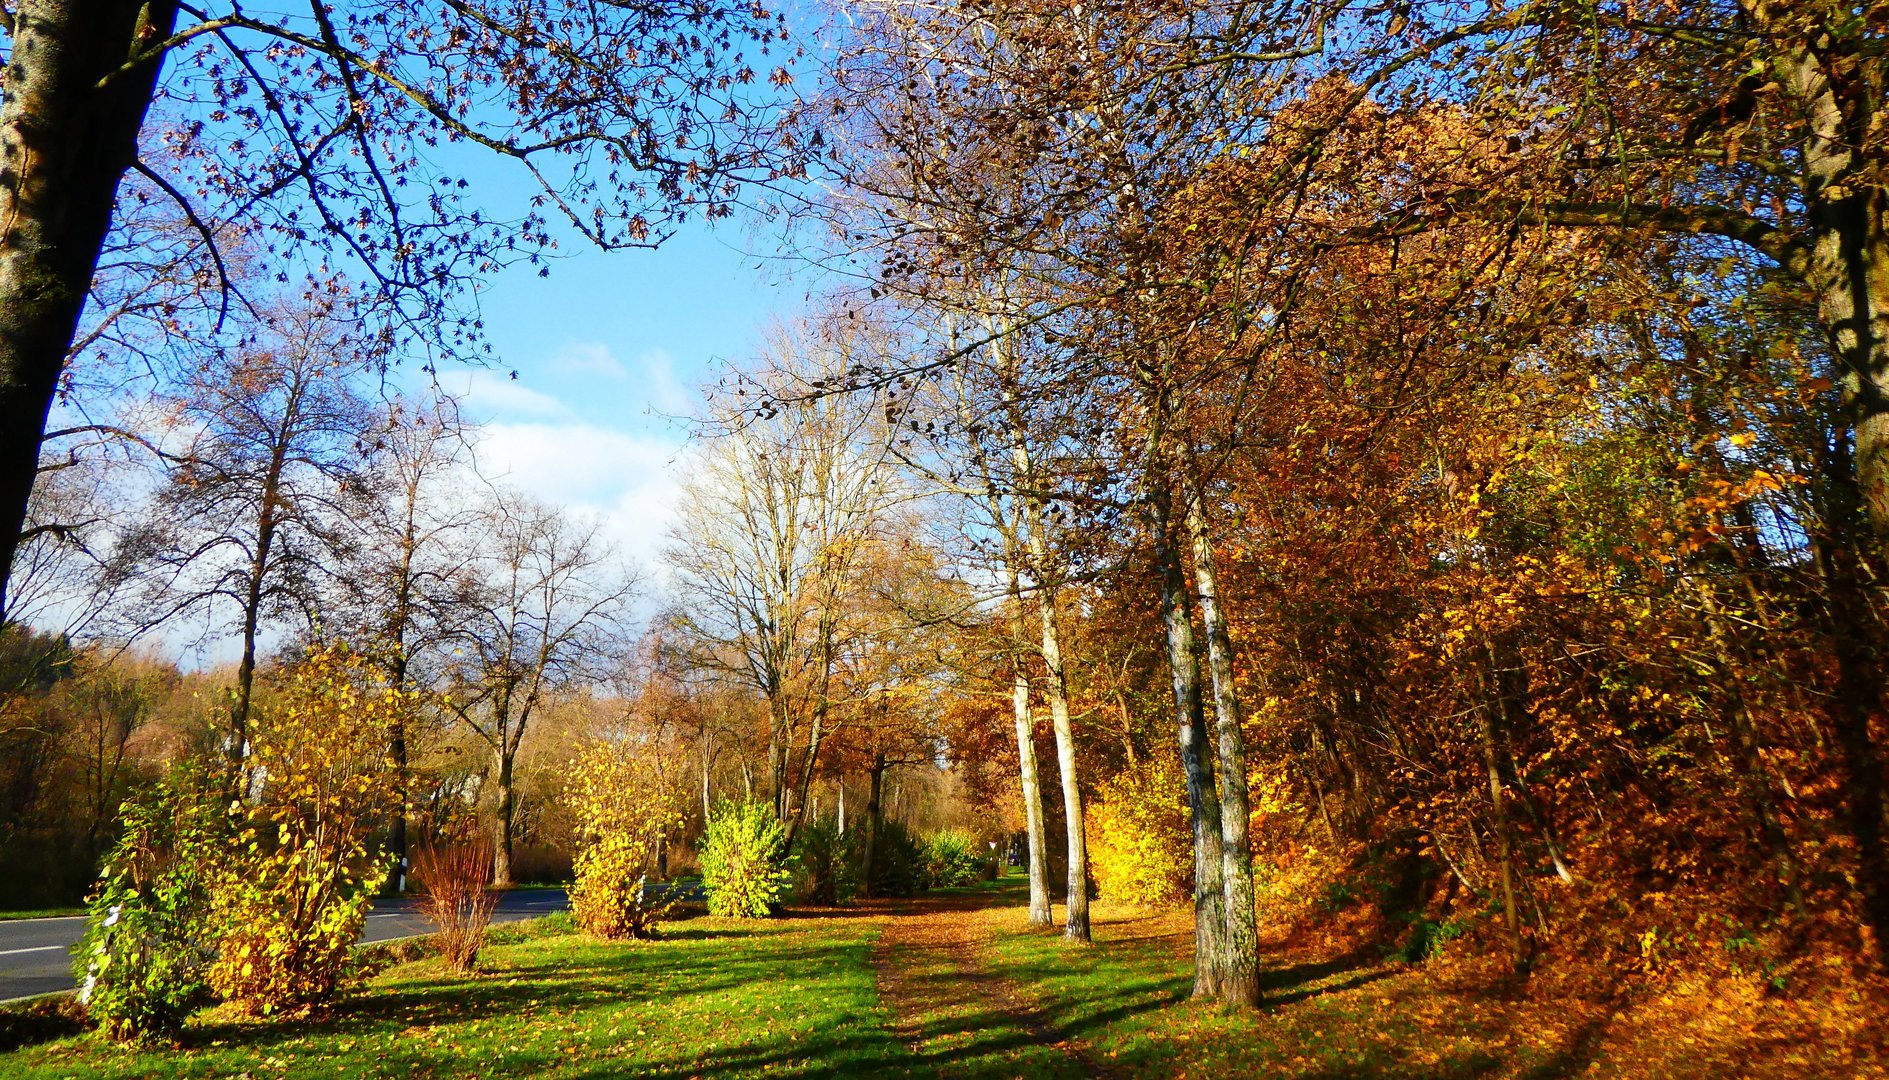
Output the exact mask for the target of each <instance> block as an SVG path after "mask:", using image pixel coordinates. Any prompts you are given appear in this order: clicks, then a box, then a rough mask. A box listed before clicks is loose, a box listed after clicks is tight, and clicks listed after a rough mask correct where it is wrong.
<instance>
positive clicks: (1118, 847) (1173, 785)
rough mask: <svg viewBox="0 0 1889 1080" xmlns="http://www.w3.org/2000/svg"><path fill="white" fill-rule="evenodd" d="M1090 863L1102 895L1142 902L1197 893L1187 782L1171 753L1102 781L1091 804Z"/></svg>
mask: <svg viewBox="0 0 1889 1080" xmlns="http://www.w3.org/2000/svg"><path fill="white" fill-rule="evenodd" d="M1088 837H1089V868H1090V870H1091V871H1092V872H1093V873H1094V874H1095V885H1096V889H1097V890H1098V891H1099V892H1100V893H1101V894H1102V897H1103V899H1106V900H1112V901H1115V902H1117V903H1122V904H1137V905H1141V906H1144V907H1156V906H1160V905H1167V904H1174V903H1178V902H1180V901H1181V900H1184V899H1185V898H1186V897H1187V896H1188V895H1190V894H1191V893H1192V892H1193V886H1194V858H1193V829H1192V827H1191V825H1190V824H1189V821H1188V811H1187V784H1186V780H1185V779H1184V778H1183V777H1182V776H1181V770H1180V766H1179V764H1178V763H1177V762H1175V761H1174V759H1173V757H1172V756H1171V755H1168V754H1159V755H1156V756H1154V757H1151V758H1149V759H1147V760H1145V761H1143V762H1141V763H1140V764H1138V765H1136V766H1132V767H1130V768H1126V769H1123V770H1122V771H1121V772H1119V773H1116V774H1115V775H1114V776H1112V777H1109V778H1108V779H1107V780H1105V781H1103V783H1102V785H1101V787H1100V790H1099V791H1098V792H1097V798H1096V800H1095V801H1094V802H1092V803H1090V804H1089V832H1088Z"/></svg>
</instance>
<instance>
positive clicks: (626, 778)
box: [564, 739, 680, 938]
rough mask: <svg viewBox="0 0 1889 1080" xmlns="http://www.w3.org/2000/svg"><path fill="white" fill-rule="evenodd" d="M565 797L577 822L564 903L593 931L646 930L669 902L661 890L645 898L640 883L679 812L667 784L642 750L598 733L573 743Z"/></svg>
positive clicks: (642, 933) (644, 933) (609, 934)
mask: <svg viewBox="0 0 1889 1080" xmlns="http://www.w3.org/2000/svg"><path fill="white" fill-rule="evenodd" d="M564 797H565V802H566V805H567V806H568V808H569V809H570V811H571V814H572V817H573V819H574V820H575V822H576V827H577V853H576V856H575V858H574V859H573V860H572V863H571V867H572V872H573V874H574V876H575V879H576V883H575V884H574V885H573V886H572V888H571V911H572V913H573V914H574V915H575V916H576V917H577V921H578V923H579V924H580V925H582V926H583V928H584V929H585V930H587V931H589V932H590V933H592V934H596V935H597V936H599V937H606V938H628V937H635V938H647V937H651V936H653V934H654V930H655V923H656V920H657V919H658V918H660V917H661V916H662V914H663V913H664V912H665V911H667V910H668V909H669V908H670V907H672V906H674V903H675V902H674V901H673V900H671V899H668V898H667V896H665V897H664V898H663V899H660V900H656V901H654V902H651V901H650V899H649V898H648V897H647V896H646V894H645V890H644V884H645V882H646V881H647V879H648V877H649V871H650V862H651V853H652V852H653V851H654V850H655V846H656V844H657V843H659V842H660V841H661V839H662V836H663V834H664V832H666V831H667V830H669V829H671V828H674V827H675V825H676V824H677V823H678V822H679V820H680V815H679V814H678V813H677V811H676V798H675V790H674V786H673V785H672V784H670V783H669V782H668V781H667V780H666V779H665V778H664V777H663V775H662V772H661V771H660V769H659V768H658V767H657V763H656V762H655V761H654V760H653V759H652V758H651V757H650V756H649V755H648V754H647V753H642V754H639V753H637V752H636V749H635V748H633V747H630V746H627V745H625V744H623V743H621V742H615V741H609V740H602V739H599V740H594V741H592V742H589V743H587V744H585V745H584V746H583V747H581V748H580V749H579V750H578V752H577V755H576V757H575V758H574V759H573V761H572V763H571V780H570V785H569V786H568V787H567V788H566V789H565V796H564Z"/></svg>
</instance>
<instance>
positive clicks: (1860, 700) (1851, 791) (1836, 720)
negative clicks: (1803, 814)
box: [1817, 439, 1889, 968]
mask: <svg viewBox="0 0 1889 1080" xmlns="http://www.w3.org/2000/svg"><path fill="white" fill-rule="evenodd" d="M1848 449H1849V448H1848V446H1847V445H1846V444H1845V442H1844V440H1842V439H1838V440H1837V444H1836V447H1835V451H1834V453H1833V454H1832V455H1831V456H1832V457H1835V458H1839V459H1841V458H1845V457H1847V456H1848ZM1828 471H1829V473H1830V476H1829V478H1828V480H1827V482H1826V487H1827V488H1828V491H1829V494H1828V496H1827V503H1828V506H1827V508H1826V510H1825V513H1826V516H1827V517H1828V518H1829V520H1828V521H1827V522H1826V523H1825V524H1824V531H1825V532H1826V533H1828V534H1829V535H1828V536H1827V537H1824V538H1820V540H1819V543H1818V545H1817V547H1818V564H1819V567H1818V568H1819V570H1820V571H1821V573H1822V575H1823V580H1824V588H1825V590H1826V591H1827V592H1828V604H1829V616H1828V618H1829V624H1830V637H1831V645H1832V648H1833V651H1834V652H1835V653H1836V660H1837V680H1836V692H1835V694H1834V695H1833V698H1834V700H1833V701H1832V709H1831V722H1832V724H1833V726H1834V727H1835V728H1836V735H1837V737H1836V745H1837V752H1838V756H1839V759H1840V760H1841V761H1842V764H1843V772H1844V795H1845V802H1846V803H1847V809H1848V811H1849V823H1848V824H1849V831H1850V836H1851V838H1852V839H1853V840H1854V841H1855V843H1856V863H1857V865H1856V887H1857V891H1858V893H1860V894H1861V899H1862V907H1863V918H1864V920H1865V921H1866V922H1867V923H1868V925H1869V928H1870V930H1871V932H1872V934H1873V935H1874V937H1875V939H1876V951H1877V961H1878V963H1879V964H1880V965H1881V966H1883V967H1885V968H1889V858H1886V856H1889V852H1885V850H1884V848H1885V843H1884V839H1885V838H1884V821H1883V814H1884V810H1885V802H1886V801H1889V800H1886V799H1885V795H1884V782H1885V777H1884V772H1883V759H1882V756H1881V754H1880V752H1879V751H1878V748H1877V740H1876V737H1875V734H1874V732H1873V730H1872V729H1873V727H1874V725H1875V724H1876V723H1877V721H1878V720H1879V719H1880V717H1881V714H1882V708H1883V672H1882V667H1881V660H1882V650H1881V648H1880V638H1881V633H1882V630H1881V624H1880V622H1879V619H1878V616H1877V614H1876V612H1875V610H1874V607H1873V605H1872V602H1871V596H1870V592H1871V584H1870V581H1869V577H1870V567H1869V566H1868V565H1866V564H1865V563H1864V553H1865V552H1866V551H1867V550H1868V546H1867V545H1865V544H1863V543H1859V542H1858V537H1859V536H1860V535H1862V534H1863V532H1864V529H1865V525H1864V522H1863V520H1862V516H1863V515H1862V514H1861V513H1860V512H1859V508H1858V506H1857V503H1858V501H1859V500H1858V494H1859V493H1858V492H1857V491H1856V489H1855V486H1854V483H1853V481H1852V480H1851V479H1850V477H1851V476H1852V475H1853V474H1852V473H1851V472H1850V470H1849V468H1848V467H1847V465H1846V464H1845V463H1844V462H1842V461H1838V462H1835V463H1833V464H1832V465H1831V466H1830V468H1829V470H1828Z"/></svg>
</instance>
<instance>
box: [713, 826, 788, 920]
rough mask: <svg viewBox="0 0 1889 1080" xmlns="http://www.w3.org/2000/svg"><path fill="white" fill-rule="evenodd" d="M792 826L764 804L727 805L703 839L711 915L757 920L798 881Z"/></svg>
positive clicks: (769, 910) (768, 911)
mask: <svg viewBox="0 0 1889 1080" xmlns="http://www.w3.org/2000/svg"><path fill="white" fill-rule="evenodd" d="M788 863H789V859H788V858H787V827H786V826H785V825H783V824H781V822H780V819H779V818H776V817H775V816H774V808H773V807H772V806H770V805H769V804H767V803H764V802H745V803H736V802H723V803H722V804H721V805H720V806H717V807H716V808H715V813H714V815H713V816H711V817H710V818H709V822H708V831H707V833H706V834H705V835H704V836H703V837H702V888H703V889H704V890H706V891H707V893H708V910H709V914H711V915H732V916H735V917H737V918H749V919H758V918H761V917H762V916H765V915H767V914H768V913H770V912H771V911H772V910H773V909H774V908H775V907H776V906H777V905H778V904H779V903H780V901H781V896H782V895H783V894H784V893H785V892H786V890H787V888H788V886H789V885H790V884H791V883H792V882H793V871H792V869H791V867H790V866H789V865H788Z"/></svg>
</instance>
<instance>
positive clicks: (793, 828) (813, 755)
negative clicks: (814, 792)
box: [784, 626, 833, 854]
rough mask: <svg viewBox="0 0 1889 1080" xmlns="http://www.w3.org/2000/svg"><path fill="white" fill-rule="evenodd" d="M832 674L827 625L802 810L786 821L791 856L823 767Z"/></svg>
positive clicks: (800, 789) (799, 793)
mask: <svg viewBox="0 0 1889 1080" xmlns="http://www.w3.org/2000/svg"><path fill="white" fill-rule="evenodd" d="M832 673H833V628H832V627H831V626H825V627H822V628H821V631H820V697H819V699H818V700H816V701H815V702H814V703H813V719H812V720H811V721H810V723H809V726H808V728H807V757H806V760H805V761H803V762H802V763H801V767H800V781H799V783H798V784H797V785H796V787H795V798H794V805H795V806H796V807H797V808H798V809H797V811H796V812H795V813H794V815H793V816H792V817H790V818H787V819H786V820H787V843H786V846H785V848H784V850H785V851H786V852H788V853H789V854H791V853H792V852H793V850H794V841H795V840H796V839H798V838H799V836H800V826H801V825H802V824H803V823H804V822H805V821H806V819H807V818H808V817H809V816H811V815H810V814H809V813H808V811H807V792H808V790H809V789H810V788H812V786H813V769H814V766H815V765H817V764H819V761H820V744H821V742H822V741H823V740H824V739H825V737H826V717H827V708H828V699H827V690H828V688H829V687H828V684H829V680H831V678H832Z"/></svg>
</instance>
